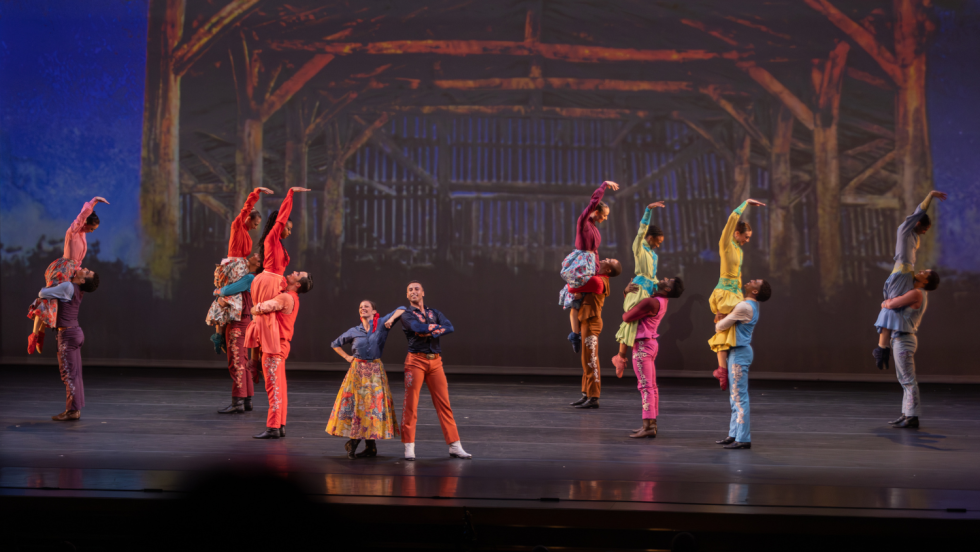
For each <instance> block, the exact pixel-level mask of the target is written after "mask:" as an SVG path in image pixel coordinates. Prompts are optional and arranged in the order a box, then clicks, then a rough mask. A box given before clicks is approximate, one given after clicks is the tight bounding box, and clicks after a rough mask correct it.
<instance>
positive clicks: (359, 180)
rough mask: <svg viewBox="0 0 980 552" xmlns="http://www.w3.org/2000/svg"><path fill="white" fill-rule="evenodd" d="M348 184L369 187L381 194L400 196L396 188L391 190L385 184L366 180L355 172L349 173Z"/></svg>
mask: <svg viewBox="0 0 980 552" xmlns="http://www.w3.org/2000/svg"><path fill="white" fill-rule="evenodd" d="M346 183H347V184H357V185H360V186H367V187H369V188H373V189H375V190H377V191H379V192H381V193H383V194H385V195H390V196H395V195H398V192H396V191H395V189H394V188H389V187H388V186H385V185H384V184H381V183H379V182H375V181H374V180H371V179H368V178H364V177H363V176H361V175H359V174H357V173H355V172H354V171H347V182H346Z"/></svg>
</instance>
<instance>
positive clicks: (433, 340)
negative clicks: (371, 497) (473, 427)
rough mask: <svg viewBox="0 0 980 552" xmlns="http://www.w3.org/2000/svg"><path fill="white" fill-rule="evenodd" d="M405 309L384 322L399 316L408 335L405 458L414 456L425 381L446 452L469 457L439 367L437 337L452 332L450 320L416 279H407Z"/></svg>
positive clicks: (403, 415) (455, 455) (464, 457)
mask: <svg viewBox="0 0 980 552" xmlns="http://www.w3.org/2000/svg"><path fill="white" fill-rule="evenodd" d="M406 296H407V297H408V301H409V307H408V310H407V311H406V312H405V314H403V315H401V316H400V317H397V318H396V317H391V318H389V319H388V321H387V322H385V325H386V326H388V327H391V325H392V324H393V323H394V322H395V321H396V320H401V323H402V330H403V331H404V332H405V337H406V338H407V339H408V355H407V356H406V357H405V404H404V407H403V408H402V425H401V434H402V443H403V444H404V445H405V460H415V422H416V421H417V420H418V407H419V393H421V392H422V384H423V383H425V384H428V386H429V394H430V395H432V405H433V406H434V407H435V409H436V414H437V415H438V416H439V426H440V427H441V428H442V436H443V437H444V438H445V439H446V444H448V445H449V456H451V457H452V458H463V459H469V458H472V457H473V455H472V454H470V453H468V452H466V451H465V450H463V445H462V443H460V441H459V431H458V430H457V429H456V420H455V419H454V418H453V409H452V407H451V406H450V405H449V383H448V382H447V381H446V373H445V372H444V371H443V369H442V347H441V346H440V344H439V338H440V337H441V336H446V335H449V334H451V333H453V323H452V322H450V321H449V319H448V318H446V316H445V315H444V314H442V313H441V312H439V311H437V310H436V309H433V308H431V307H426V306H425V302H424V299H425V290H424V289H422V284H421V283H419V282H418V281H417V280H412V281H411V282H409V283H408V291H407V293H406Z"/></svg>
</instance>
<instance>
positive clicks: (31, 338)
mask: <svg viewBox="0 0 980 552" xmlns="http://www.w3.org/2000/svg"><path fill="white" fill-rule="evenodd" d="M43 348H44V332H41V333H39V334H36V333H31V334H30V335H28V336H27V354H29V355H30V354H33V353H34V352H37V354H41V349H43Z"/></svg>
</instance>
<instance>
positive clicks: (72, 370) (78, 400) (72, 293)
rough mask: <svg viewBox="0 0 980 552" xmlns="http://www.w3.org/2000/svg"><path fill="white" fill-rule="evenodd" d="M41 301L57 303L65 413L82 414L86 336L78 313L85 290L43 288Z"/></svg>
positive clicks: (70, 285)
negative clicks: (53, 300)
mask: <svg viewBox="0 0 980 552" xmlns="http://www.w3.org/2000/svg"><path fill="white" fill-rule="evenodd" d="M39 296H40V297H41V298H42V299H57V300H58V318H57V322H56V325H55V327H56V328H58V369H59V370H60V371H61V381H62V382H64V384H65V410H81V409H82V407H83V406H85V385H84V383H83V382H82V351H81V347H82V344H83V343H85V334H84V333H82V328H81V327H80V326H79V325H78V309H79V307H80V306H81V305H82V290H81V289H79V287H78V284H75V283H72V282H64V283H62V284H59V285H57V286H54V287H49V288H44V289H43V290H41V293H40V294H39Z"/></svg>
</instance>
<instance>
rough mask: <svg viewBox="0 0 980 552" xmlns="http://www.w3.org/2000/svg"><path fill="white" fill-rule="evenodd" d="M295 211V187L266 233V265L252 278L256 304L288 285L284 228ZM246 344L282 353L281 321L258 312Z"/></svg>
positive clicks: (270, 352) (266, 352)
mask: <svg viewBox="0 0 980 552" xmlns="http://www.w3.org/2000/svg"><path fill="white" fill-rule="evenodd" d="M292 211H293V191H292V190H289V191H288V192H287V193H286V199H283V200H282V205H281V206H280V207H279V216H278V217H276V223H275V225H274V226H273V227H272V230H270V231H269V235H268V236H266V237H265V259H264V263H263V266H264V269H263V271H262V272H260V273H259V274H258V275H257V276H256V277H255V279H254V280H252V302H253V303H254V304H256V305H258V304H259V303H264V302H266V301H268V300H270V299H274V298H275V297H276V296H277V295H279V294H280V293H282V291H283V290H284V289H286V278H284V277H283V273H284V272H285V271H286V265H287V264H289V254H288V253H286V250H285V249H284V248H283V247H282V232H283V230H284V229H285V228H286V223H288V222H289V214H290V213H291V212H292ZM245 346H246V347H248V348H249V349H252V348H255V347H260V346H261V347H262V354H263V355H265V354H279V353H280V346H279V325H278V324H277V323H276V320H275V317H274V316H257V317H254V318H253V319H252V322H251V323H250V324H249V325H248V329H246V330H245Z"/></svg>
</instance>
